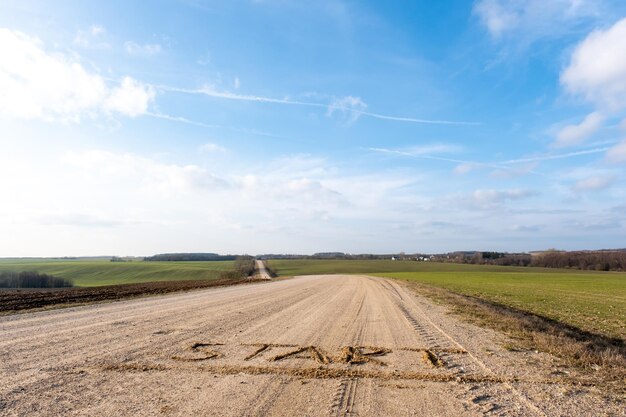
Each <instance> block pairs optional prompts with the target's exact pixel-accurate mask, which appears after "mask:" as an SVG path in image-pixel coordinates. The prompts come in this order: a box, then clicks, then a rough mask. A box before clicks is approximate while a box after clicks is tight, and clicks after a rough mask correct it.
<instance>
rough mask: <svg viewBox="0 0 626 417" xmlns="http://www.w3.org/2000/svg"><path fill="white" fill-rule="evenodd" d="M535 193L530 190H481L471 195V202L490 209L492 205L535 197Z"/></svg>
mask: <svg viewBox="0 0 626 417" xmlns="http://www.w3.org/2000/svg"><path fill="white" fill-rule="evenodd" d="M536 194H537V193H536V192H535V191H531V190H521V189H513V190H493V189H482V190H476V191H474V193H473V194H472V200H473V202H474V203H476V204H477V205H479V206H481V207H490V206H494V205H499V204H502V203H504V202H505V201H509V200H521V199H524V198H528V197H532V196H534V195H536Z"/></svg>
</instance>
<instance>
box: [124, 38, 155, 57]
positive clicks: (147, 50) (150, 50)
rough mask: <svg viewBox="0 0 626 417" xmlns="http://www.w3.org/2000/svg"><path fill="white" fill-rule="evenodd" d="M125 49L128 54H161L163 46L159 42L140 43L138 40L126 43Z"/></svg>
mask: <svg viewBox="0 0 626 417" xmlns="http://www.w3.org/2000/svg"><path fill="white" fill-rule="evenodd" d="M124 50H125V51H126V53H127V54H128V55H139V56H152V55H157V54H159V53H160V52H161V50H162V47H161V45H160V44H158V43H147V44H144V45H140V44H138V43H137V42H133V41H128V42H126V43H124Z"/></svg>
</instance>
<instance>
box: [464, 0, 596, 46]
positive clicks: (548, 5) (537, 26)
mask: <svg viewBox="0 0 626 417" xmlns="http://www.w3.org/2000/svg"><path fill="white" fill-rule="evenodd" d="M606 9H607V7H606V5H605V1H603V0H550V1H546V0H479V1H477V2H476V3H475V5H474V13H475V14H476V15H477V16H478V18H479V19H480V21H481V23H482V24H483V25H484V26H485V27H486V28H487V30H488V31H489V33H490V35H491V36H492V37H494V38H497V39H501V38H504V37H505V36H507V35H510V39H513V40H515V41H516V42H521V43H526V44H530V43H532V42H534V41H535V40H537V39H541V38H555V37H559V36H562V35H565V34H568V33H569V32H570V31H571V30H574V29H576V28H577V26H579V25H580V23H581V22H585V21H597V20H598V19H601V18H603V17H604V16H606V15H607V14H608V12H607V10H606Z"/></svg>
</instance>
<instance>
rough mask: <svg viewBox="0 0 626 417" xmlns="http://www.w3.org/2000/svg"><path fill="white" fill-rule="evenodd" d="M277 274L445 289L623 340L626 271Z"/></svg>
mask: <svg viewBox="0 0 626 417" xmlns="http://www.w3.org/2000/svg"><path fill="white" fill-rule="evenodd" d="M269 265H270V267H271V268H273V269H274V270H275V271H276V272H277V273H278V274H279V275H283V276H289V275H309V274H326V273H362V274H368V275H376V276H384V277H389V278H396V279H402V280H408V281H415V282H419V283H422V284H428V285H433V286H437V287H442V288H446V289H449V290H452V291H455V292H458V293H462V294H466V295H472V296H477V297H480V298H483V299H486V300H490V301H495V302H498V303H501V304H504V305H507V306H510V307H515V308H518V309H521V310H525V311H530V312H533V313H536V314H540V315H542V316H545V317H548V318H552V319H555V320H559V321H562V322H564V323H568V324H572V325H574V326H576V327H579V328H581V329H583V330H587V331H591V332H595V333H600V334H603V335H607V336H613V337H619V338H622V339H626V273H615V272H589V271H578V270H563V269H549V268H523V267H498V266H489V265H463V264H449V263H429V262H414V261H378V260H376V261H360V260H359V261H352V260H328V261H326V260H276V261H271V262H270V263H269Z"/></svg>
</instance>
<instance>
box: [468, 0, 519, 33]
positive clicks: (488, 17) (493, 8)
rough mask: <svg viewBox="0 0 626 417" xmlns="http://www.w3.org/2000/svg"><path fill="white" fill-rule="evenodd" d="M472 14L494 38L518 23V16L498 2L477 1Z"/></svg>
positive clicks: (491, 0)
mask: <svg viewBox="0 0 626 417" xmlns="http://www.w3.org/2000/svg"><path fill="white" fill-rule="evenodd" d="M474 12H475V13H476V14H478V16H479V17H480V19H481V21H482V23H483V24H484V25H485V26H486V27H487V29H488V30H489V33H491V35H492V36H494V37H499V36H501V35H502V33H503V32H505V31H508V30H511V29H513V28H514V27H515V26H517V24H518V23H519V16H518V14H517V13H516V12H515V11H514V10H510V9H509V8H507V7H506V6H505V4H503V2H501V1H498V0H482V1H479V2H478V3H476V5H475V6H474Z"/></svg>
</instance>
